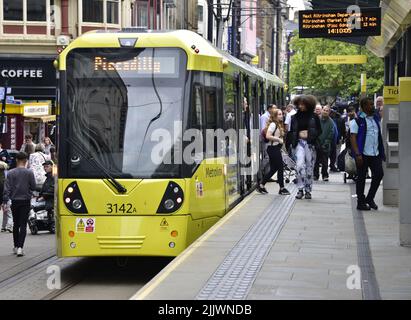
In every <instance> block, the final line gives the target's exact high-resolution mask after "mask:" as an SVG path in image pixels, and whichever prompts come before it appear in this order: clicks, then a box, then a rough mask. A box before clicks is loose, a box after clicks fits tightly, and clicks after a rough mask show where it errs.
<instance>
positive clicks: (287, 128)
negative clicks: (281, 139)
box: [284, 104, 297, 157]
mask: <svg viewBox="0 0 411 320" xmlns="http://www.w3.org/2000/svg"><path fill="white" fill-rule="evenodd" d="M286 110H287V114H286V116H285V120H284V129H285V132H286V136H285V147H286V149H287V152H288V154H289V156H290V157H291V156H292V147H291V143H292V136H291V132H290V126H291V118H292V116H293V115H295V114H296V113H297V111H296V110H295V106H294V104H289V105H287V107H286Z"/></svg>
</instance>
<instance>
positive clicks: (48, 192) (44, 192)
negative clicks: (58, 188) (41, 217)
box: [40, 160, 54, 226]
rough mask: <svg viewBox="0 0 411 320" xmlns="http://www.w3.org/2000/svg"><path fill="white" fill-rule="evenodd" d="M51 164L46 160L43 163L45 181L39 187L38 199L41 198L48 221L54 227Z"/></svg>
mask: <svg viewBox="0 0 411 320" xmlns="http://www.w3.org/2000/svg"><path fill="white" fill-rule="evenodd" d="M53 165H54V164H53V162H52V161H50V160H47V161H46V162H44V163H43V168H44V171H46V181H44V183H43V186H42V187H41V191H40V197H42V198H43V199H44V200H45V202H46V205H45V209H46V210H47V213H48V218H49V221H51V222H52V225H53V226H54V217H53V208H54V177H53Z"/></svg>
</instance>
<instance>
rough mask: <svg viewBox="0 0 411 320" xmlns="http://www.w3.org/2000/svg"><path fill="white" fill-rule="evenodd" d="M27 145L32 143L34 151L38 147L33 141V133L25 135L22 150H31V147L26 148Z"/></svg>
mask: <svg viewBox="0 0 411 320" xmlns="http://www.w3.org/2000/svg"><path fill="white" fill-rule="evenodd" d="M27 145H32V146H33V149H32V150H33V152H34V148H35V147H36V145H35V143H34V142H33V136H32V135H31V134H26V135H25V136H24V143H23V144H22V145H21V148H20V152H26V151H27V150H31V148H29V149H27V148H26V146H27ZM26 153H27V152H26Z"/></svg>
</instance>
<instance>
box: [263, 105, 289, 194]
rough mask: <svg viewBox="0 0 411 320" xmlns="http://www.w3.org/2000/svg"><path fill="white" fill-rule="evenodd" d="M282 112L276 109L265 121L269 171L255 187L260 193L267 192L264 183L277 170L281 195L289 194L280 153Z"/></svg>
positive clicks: (282, 128) (282, 127) (282, 135)
mask: <svg viewBox="0 0 411 320" xmlns="http://www.w3.org/2000/svg"><path fill="white" fill-rule="evenodd" d="M282 121H283V112H282V111H281V110H280V109H277V110H275V111H274V112H273V114H272V115H271V116H270V118H269V121H268V122H267V125H266V128H265V131H266V139H267V141H268V142H267V154H268V157H269V159H270V171H269V172H268V173H267V174H266V175H265V176H264V178H263V180H262V181H261V184H260V185H259V186H258V187H257V191H258V192H260V193H268V191H267V189H266V188H265V184H266V183H267V182H268V181H269V180H270V179H271V177H272V176H273V175H274V174H275V173H276V172H277V182H278V184H279V185H280V191H279V192H278V193H279V194H281V195H289V194H290V192H289V191H288V190H287V189H286V188H285V187H284V165H283V157H282V155H281V148H282V146H283V144H284V140H283V139H284V134H285V130H284V126H283V123H282Z"/></svg>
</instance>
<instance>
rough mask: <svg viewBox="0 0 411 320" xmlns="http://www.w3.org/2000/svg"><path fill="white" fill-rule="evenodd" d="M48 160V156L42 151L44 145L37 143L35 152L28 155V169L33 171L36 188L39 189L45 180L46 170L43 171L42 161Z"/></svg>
mask: <svg viewBox="0 0 411 320" xmlns="http://www.w3.org/2000/svg"><path fill="white" fill-rule="evenodd" d="M47 160H50V156H49V155H47V154H45V153H44V146H43V145H42V144H41V143H39V144H37V145H36V147H35V152H34V153H32V154H31V155H30V157H29V164H28V169H30V170H31V171H33V173H34V178H35V179H36V190H40V189H41V186H42V185H43V183H44V181H45V180H46V171H44V168H43V163H44V162H46V161H47Z"/></svg>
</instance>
